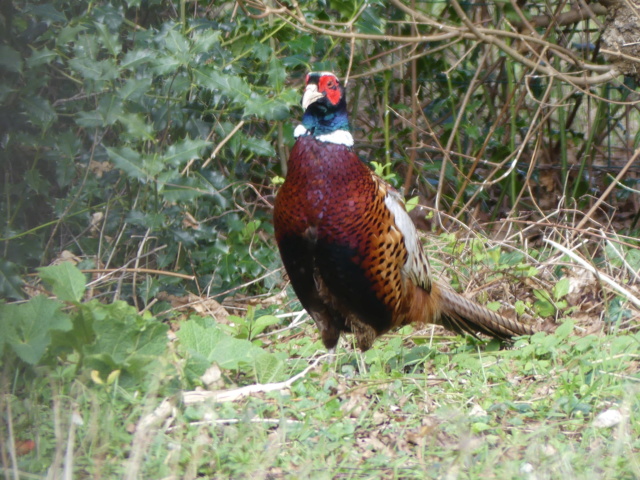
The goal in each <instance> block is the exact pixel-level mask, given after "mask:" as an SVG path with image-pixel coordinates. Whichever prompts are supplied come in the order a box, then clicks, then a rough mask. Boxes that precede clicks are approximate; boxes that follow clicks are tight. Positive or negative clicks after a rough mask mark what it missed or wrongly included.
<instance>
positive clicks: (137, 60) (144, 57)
mask: <svg viewBox="0 0 640 480" xmlns="http://www.w3.org/2000/svg"><path fill="white" fill-rule="evenodd" d="M155 58H156V55H155V54H154V52H152V51H151V50H148V49H136V50H130V51H128V52H127V53H125V55H124V57H122V60H121V61H120V68H122V69H126V70H133V69H135V68H136V67H137V66H140V65H145V64H147V63H149V62H151V61H152V60H153V59H155ZM148 80H149V81H151V78H148Z"/></svg>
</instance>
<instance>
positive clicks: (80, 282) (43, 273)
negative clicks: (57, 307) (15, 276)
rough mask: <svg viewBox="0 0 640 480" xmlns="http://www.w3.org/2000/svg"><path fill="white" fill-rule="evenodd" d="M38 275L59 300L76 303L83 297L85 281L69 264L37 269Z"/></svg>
mask: <svg viewBox="0 0 640 480" xmlns="http://www.w3.org/2000/svg"><path fill="white" fill-rule="evenodd" d="M38 275H39V276H40V278H42V280H44V281H45V282H47V283H48V284H50V285H51V287H52V289H53V293H54V294H55V296H56V297H58V298H59V299H60V300H64V301H67V302H76V303H77V302H79V301H80V300H81V299H82V296H83V295H84V291H85V286H86V282H87V279H86V278H85V276H84V274H83V273H82V272H81V271H80V270H79V269H78V267H76V266H75V265H73V264H72V263H71V262H62V263H60V264H59V265H51V266H49V267H42V268H39V269H38Z"/></svg>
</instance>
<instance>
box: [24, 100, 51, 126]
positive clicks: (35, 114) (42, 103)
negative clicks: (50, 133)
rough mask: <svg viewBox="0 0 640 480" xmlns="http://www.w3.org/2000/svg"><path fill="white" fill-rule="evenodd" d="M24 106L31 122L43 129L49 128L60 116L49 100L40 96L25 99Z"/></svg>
mask: <svg viewBox="0 0 640 480" xmlns="http://www.w3.org/2000/svg"><path fill="white" fill-rule="evenodd" d="M22 101H23V106H24V109H25V111H26V112H27V114H28V117H29V121H30V122H31V123H33V124H34V125H38V126H40V127H42V128H45V129H46V128H49V126H50V125H51V124H52V123H53V122H55V121H56V120H57V119H58V114H57V113H56V111H55V110H54V108H53V107H52V106H51V103H50V102H49V100H47V99H45V98H42V97H40V96H38V95H34V96H30V97H27V98H23V100H22Z"/></svg>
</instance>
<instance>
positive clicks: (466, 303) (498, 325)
mask: <svg viewBox="0 0 640 480" xmlns="http://www.w3.org/2000/svg"><path fill="white" fill-rule="evenodd" d="M440 297H441V300H442V301H441V304H440V319H439V321H438V322H437V323H439V324H440V325H442V326H443V327H445V328H447V329H449V330H453V331H454V332H457V333H470V334H471V335H474V336H475V335H477V334H478V333H484V334H485V335H489V336H491V337H495V338H498V339H500V340H508V339H510V338H511V337H515V336H518V335H533V334H534V333H535V330H534V329H533V328H532V327H530V326H529V325H524V324H522V323H520V322H518V321H516V320H511V319H509V318H505V317H503V316H502V315H499V314H497V313H496V312H492V311H491V310H489V309H488V308H485V307H483V306H481V305H478V304H477V303H474V302H472V301H471V300H467V299H466V298H465V297H463V296H462V295H459V294H458V293H456V292H454V291H453V290H449V289H448V288H446V287H440Z"/></svg>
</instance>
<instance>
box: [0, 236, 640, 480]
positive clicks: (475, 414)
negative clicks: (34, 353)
mask: <svg viewBox="0 0 640 480" xmlns="http://www.w3.org/2000/svg"><path fill="white" fill-rule="evenodd" d="M483 245H484V243H483V242H478V241H475V240H473V239H472V238H471V239H470V240H469V242H467V243H466V244H465V243H464V242H462V243H461V240H460V239H459V238H455V237H452V236H450V235H444V236H441V237H437V238H435V239H432V241H431V243H430V244H429V247H430V249H431V250H432V251H434V250H437V251H438V252H437V253H436V254H435V255H433V254H432V257H433V256H437V257H438V258H439V259H441V260H442V261H443V262H446V261H447V255H455V256H456V258H458V262H457V263H456V266H455V269H451V268H450V269H448V270H447V271H446V272H445V274H447V275H448V276H450V277H451V278H452V280H454V283H458V284H467V285H473V284H475V283H484V284H489V285H493V286H494V288H493V289H488V290H487V289H484V290H482V291H480V293H479V297H480V299H481V300H483V301H487V300H492V299H494V297H497V296H499V295H501V293H500V292H501V291H502V292H503V291H504V285H505V283H508V284H509V285H513V286H514V287H513V288H514V292H515V293H516V294H517V295H521V294H522V298H521V301H522V303H523V304H524V305H525V306H526V308H527V309H529V310H530V311H533V310H535V309H536V308H538V307H540V305H539V304H536V302H540V300H539V299H536V297H535V296H533V295H532V294H531V292H529V294H528V295H526V294H525V293H523V291H524V290H526V289H524V287H522V286H521V285H522V284H526V285H529V287H528V289H529V290H531V285H534V286H538V287H539V286H541V285H545V284H546V285H547V287H549V288H548V289H547V290H545V291H546V292H547V293H548V296H547V297H545V298H548V299H549V302H550V303H552V304H553V305H554V308H557V310H556V316H557V318H558V323H559V325H560V326H559V327H558V328H557V329H555V331H553V332H541V333H538V334H536V335H534V336H533V337H531V338H523V339H519V340H517V341H516V342H515V344H514V345H513V346H512V347H510V348H506V349H504V348H503V349H501V348H499V345H498V344H497V343H495V342H489V343H486V342H479V341H476V340H472V339H466V338H462V337H456V336H450V335H449V334H447V333H446V332H444V331H443V330H440V329H438V328H435V327H434V328H432V327H427V328H426V329H423V330H419V331H413V329H412V328H411V327H405V328H404V329H403V330H401V331H399V332H395V333H393V334H390V335H387V336H385V337H383V338H381V339H380V340H378V341H377V342H376V344H375V345H374V348H372V349H371V350H369V351H367V352H365V353H360V352H357V351H355V350H354V348H353V346H352V345H350V343H349V341H350V339H349V338H348V337H347V340H346V341H343V342H342V344H341V346H340V348H339V349H338V353H337V355H334V356H326V355H323V348H322V346H321V343H320V342H319V340H318V338H319V336H318V334H317V331H316V328H315V326H314V325H312V322H311V321H310V320H309V319H308V318H307V319H306V320H305V321H303V322H301V323H300V322H298V323H296V324H295V326H294V327H293V328H287V325H288V323H289V322H290V320H289V319H288V318H289V317H286V318H284V319H282V320H279V321H278V322H277V323H275V324H273V322H274V317H272V315H271V314H276V315H277V314H279V313H281V312H283V311H286V312H288V311H290V310H291V309H296V305H297V302H296V301H293V303H291V304H290V305H288V306H286V305H282V304H281V302H280V303H278V304H276V305H271V306H268V307H265V310H264V311H263V310H260V307H257V308H258V309H259V310H260V311H261V312H262V313H265V311H267V310H268V312H267V313H268V315H266V316H264V315H263V316H260V315H257V313H256V311H253V312H252V313H250V314H249V315H247V316H246V317H233V316H232V317H228V319H227V320H225V321H224V322H223V324H221V325H220V326H219V327H220V328H221V329H222V330H221V331H222V332H226V333H220V334H219V335H227V334H228V335H229V337H228V338H229V339H233V338H236V340H233V341H236V342H246V340H242V339H241V337H246V336H247V335H248V334H247V332H248V331H249V330H251V329H250V328H249V330H247V328H248V324H247V323H243V322H250V323H251V325H253V326H254V327H255V326H257V325H262V327H261V328H260V329H259V330H256V329H254V333H253V334H252V335H253V336H252V337H251V338H253V345H254V346H258V347H259V349H258V352H263V353H265V354H268V357H264V358H263V357H260V358H261V360H260V362H266V363H268V368H271V369H272V370H273V371H270V370H268V368H267V367H264V368H263V367H260V365H259V364H257V363H256V364H255V365H253V366H249V365H248V364H245V363H238V364H237V365H235V364H232V363H228V364H227V363H224V362H226V361H228V360H229V359H231V360H233V357H234V355H236V354H237V352H235V351H233V349H231V350H229V354H228V358H227V357H225V358H223V360H221V361H220V362H219V363H221V364H223V365H227V367H226V368H224V367H223V368H219V369H218V368H214V369H213V370H209V371H208V374H210V375H213V377H214V378H213V380H210V381H207V382H204V381H202V380H199V379H198V378H197V375H196V373H197V374H198V375H199V374H200V373H201V371H199V372H196V371H197V362H195V363H194V358H195V355H196V354H195V353H193V351H190V352H191V353H187V351H186V350H184V345H186V344H187V343H188V341H189V340H188V338H187V337H185V336H181V333H180V330H181V329H184V328H186V327H185V326H186V325H187V324H188V322H192V321H193V317H190V318H191V320H187V317H185V316H183V315H182V314H179V315H178V313H177V311H176V312H175V313H176V317H175V318H174V319H173V321H172V322H173V323H175V325H177V327H175V328H174V329H177V332H176V333H177V334H178V340H177V341H174V342H172V343H171V344H170V345H169V349H168V351H167V352H166V354H164V355H162V356H161V357H160V358H158V359H157V361H155V362H152V363H150V364H149V365H148V366H147V367H145V368H146V370H145V375H144V379H143V380H140V381H138V382H137V383H132V382H131V381H130V380H129V382H128V383H127V382H125V380H126V378H125V377H124V376H122V375H124V373H122V374H121V376H120V377H118V375H110V378H109V379H108V380H107V379H106V378H105V377H104V375H102V376H100V375H97V376H96V373H95V372H91V371H90V370H89V369H84V370H82V371H81V372H80V374H78V372H77V371H76V370H75V369H74V368H72V366H71V365H70V364H68V365H64V364H60V365H58V366H57V367H55V368H51V367H36V368H34V369H29V368H23V367H20V366H19V365H15V364H14V365H11V364H9V363H5V365H4V371H3V383H2V385H3V386H2V392H3V396H2V411H3V414H4V416H5V418H6V419H7V420H8V423H7V428H6V429H5V431H4V435H3V438H4V440H3V442H4V445H3V446H2V447H3V448H2V450H3V452H4V454H3V457H2V459H3V469H4V474H5V478H71V476H73V478H125V479H134V478H176V479H177V478H181V479H182V478H184V479H189V478H254V477H255V478H265V479H267V478H321V479H322V478H357V479H361V478H480V477H483V478H484V477H486V478H500V479H504V478H531V479H534V478H535V479H544V478H572V479H573V478H575V479H578V478H603V479H605V478H616V479H619V478H629V479H632V478H638V477H640V374H639V373H638V371H639V368H638V367H639V365H640V353H639V352H640V332H639V331H638V329H637V311H634V310H633V309H632V308H631V307H629V306H628V304H627V303H625V302H624V301H622V302H621V301H620V300H621V299H620V298H619V297H616V298H614V297H613V295H612V294H611V293H610V291H609V290H606V289H605V288H603V287H602V286H601V285H600V284H598V283H597V282H595V281H594V280H593V279H591V281H590V282H587V283H588V285H586V286H585V285H584V284H581V286H580V287H579V288H580V289H581V290H580V292H581V293H580V295H581V296H580V295H578V296H577V297H576V296H575V294H576V292H575V289H574V291H572V292H571V293H569V292H561V291H559V289H558V288H555V289H554V288H551V287H552V286H553V284H552V277H553V272H554V271H555V272H558V271H562V270H564V271H565V272H568V269H569V261H570V259H569V257H561V256H558V257H555V260H554V259H553V258H551V257H550V256H549V255H548V254H549V253H551V252H550V251H548V252H546V253H547V255H546V256H545V257H544V258H546V260H544V261H542V260H538V261H535V262H537V263H535V262H534V261H533V260H532V259H533V258H535V257H539V258H542V257H540V252H534V251H533V250H532V249H529V250H527V251H526V252H525V253H526V255H524V256H521V255H516V256H515V257H514V255H513V252H514V251H515V252H518V249H519V248H520V247H518V248H516V247H517V245H510V246H509V245H508V243H507V242H506V241H505V242H503V243H502V244H500V245H496V246H493V247H491V248H488V249H487V248H485V247H484V246H483ZM496 248H497V249H498V250H499V255H497V254H496V253H495V252H493V253H492V251H494V250H495V249H496ZM432 253H433V252H432ZM612 255H613V254H612ZM514 258H515V259H516V260H517V262H516V263H515V267H514V265H513V264H514ZM523 259H524V260H523ZM551 260H553V261H551ZM522 263H524V264H528V265H529V267H534V265H535V268H533V269H532V268H529V269H524V268H523V267H522V266H521V264H522ZM600 265H601V268H600V270H601V274H603V275H604V274H605V273H606V274H607V275H609V274H612V273H613V271H612V270H613V269H615V268H616V267H615V266H612V265H613V259H608V261H607V262H600ZM607 266H608V267H607ZM605 268H608V271H607V272H604V269H605ZM617 271H618V273H619V275H618V276H617V277H616V278H617V279H618V280H619V281H620V282H624V281H626V280H625V278H626V277H624V275H625V273H624V272H625V269H624V268H617ZM505 272H506V273H505ZM514 272H518V273H517V275H520V282H512V281H509V275H514ZM522 272H525V273H522ZM494 277H495V278H497V280H495V278H494ZM492 278H494V280H492ZM565 278H567V277H565ZM571 278H573V277H571ZM482 280H484V282H483V281H482ZM560 283H561V282H557V280H556V283H555V285H559V284H560ZM570 283H571V285H573V286H575V285H577V284H576V283H575V282H574V281H573V280H571V282H570ZM496 285H497V286H501V287H500V288H497V289H496V288H495V287H496ZM599 285H600V286H599ZM550 286H551V287H550ZM576 288H578V287H576ZM594 288H598V289H600V290H599V291H600V295H601V298H604V299H606V300H607V301H602V300H598V301H597V302H598V306H599V310H597V309H594V308H593V306H592V305H591V306H590V304H589V301H591V302H594V301H595V300H594V299H593V298H590V295H592V293H593V289H594ZM631 288H632V287H631ZM487 297H488V298H487ZM278 298H279V299H280V300H281V299H282V295H280V296H279V297H278ZM291 298H292V297H291ZM268 303H269V302H268V301H266V302H265V304H268ZM583 304H584V305H586V307H584V305H583ZM542 307H544V308H548V305H547V306H545V305H542ZM583 307H584V308H583ZM614 307H615V308H614ZM540 308H541V307H540ZM616 308H617V310H616ZM585 309H586V311H584V310H585ZM620 311H623V312H626V313H625V314H624V315H622V314H620V313H619V312H620ZM616 312H617V313H616ZM616 315H617V316H616ZM603 318H604V319H605V320H606V319H609V320H611V319H613V320H612V321H614V323H613V324H611V325H610V326H609V327H607V325H606V322H605V323H603V322H602V319H603ZM629 318H631V319H630V320H629ZM598 319H600V323H598ZM185 322H187V323H185ZM216 328H218V327H216ZM256 328H257V327H256ZM209 330H211V329H209ZM209 330H206V331H209ZM605 330H606V331H605ZM185 331H186V330H185ZM256 333H257V335H256ZM249 335H251V334H249ZM171 336H172V337H173V336H175V335H174V334H172V335H171ZM225 338H226V337H225ZM200 340H202V342H203V343H206V341H205V340H206V339H200ZM230 341H231V340H230ZM238 345H240V344H238ZM248 345H250V344H249V343H248V342H247V343H242V344H241V348H246V346H248ZM216 348H217V349H218V350H217V351H218V352H219V349H220V348H222V347H221V346H220V344H218V347H214V348H213V350H214V351H216ZM203 351H204V350H200V353H202V352H203ZM274 359H275V360H274ZM269 362H271V363H269ZM234 365H235V366H234ZM12 367H15V369H12ZM18 367H20V368H18ZM261 368H262V370H261ZM265 369H266V370H265ZM265 371H266V372H267V374H265V373H264V372H265ZM194 372H196V373H194ZM44 373H46V375H45V374H44ZM296 374H297V375H298V377H297V378H295V375H296ZM264 378H268V379H269V381H268V382H265V381H264V380H261V379H264ZM287 379H290V381H287ZM265 383H266V384H267V385H266V386H265V385H264V384H265ZM207 384H208V385H209V386H208V387H206V385H207ZM194 385H195V386H197V385H200V386H199V387H198V388H197V389H196V390H193V387H194ZM247 388H249V389H251V390H252V393H251V394H250V395H245V393H246V389H247ZM211 391H214V392H217V393H216V394H212V393H210V392H211ZM205 392H209V393H205ZM207 395H208V397H207ZM212 395H217V397H216V398H217V399H216V398H213V399H212V398H211V396H212ZM194 399H195V400H194ZM28 442H33V444H32V446H31V448H24V447H25V446H28V445H29V443H28ZM11 445H15V446H16V447H17V448H16V449H13V450H12V449H11V448H9V447H10V446H11ZM20 448H22V450H23V451H20Z"/></svg>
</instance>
